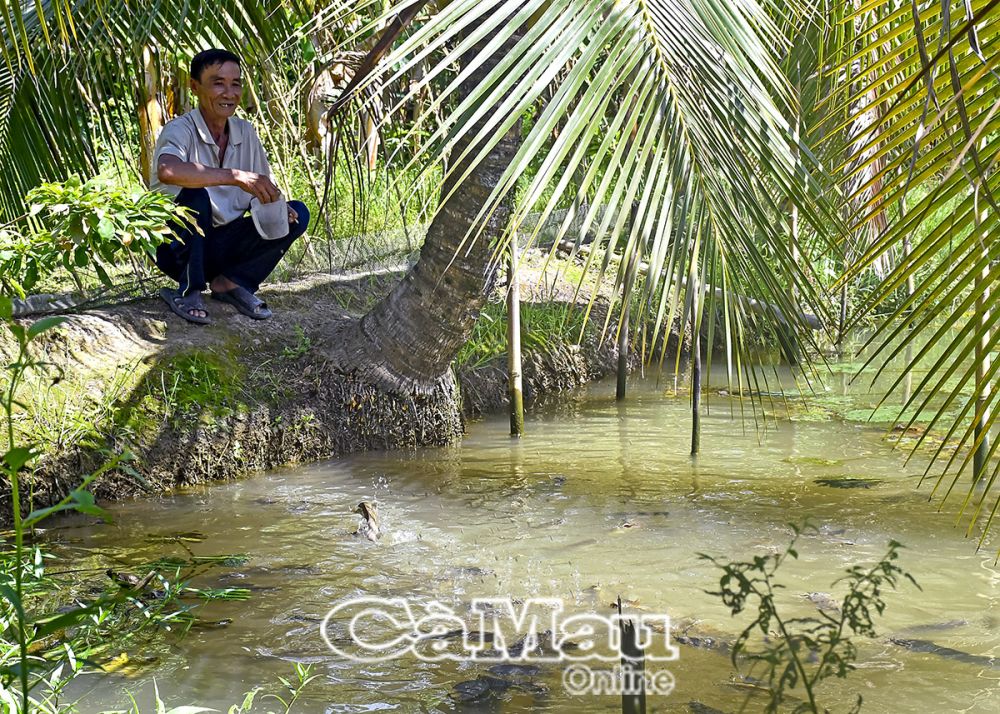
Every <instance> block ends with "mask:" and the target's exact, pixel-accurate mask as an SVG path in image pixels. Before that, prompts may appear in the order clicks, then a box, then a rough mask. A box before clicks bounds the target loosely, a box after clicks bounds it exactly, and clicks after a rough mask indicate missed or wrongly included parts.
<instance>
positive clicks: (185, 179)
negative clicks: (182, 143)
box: [156, 154, 281, 203]
mask: <svg viewBox="0 0 1000 714" xmlns="http://www.w3.org/2000/svg"><path fill="white" fill-rule="evenodd" d="M156 177H157V178H158V179H160V181H161V182H162V183H165V184H170V185H171V186H180V187H181V188H207V187H209V186H239V187H240V188H241V189H243V190H244V191H246V192H247V193H249V194H250V195H251V196H256V197H257V199H258V200H259V201H260V202H261V203H270V202H271V201H277V200H278V198H279V197H280V196H281V192H280V191H279V190H278V187H277V186H275V185H274V182H273V181H271V179H270V177H269V176H265V175H263V174H255V173H254V172H252V171H243V170H242V169H217V168H215V167H212V166H205V165H204V164H199V163H195V162H193V161H181V160H180V158H179V157H177V156H172V155H171V154H165V155H163V156H161V157H160V160H159V161H158V162H157V164H156Z"/></svg>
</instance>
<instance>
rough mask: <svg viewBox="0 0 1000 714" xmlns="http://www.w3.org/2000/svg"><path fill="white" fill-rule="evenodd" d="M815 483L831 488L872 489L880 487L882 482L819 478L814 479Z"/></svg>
mask: <svg viewBox="0 0 1000 714" xmlns="http://www.w3.org/2000/svg"><path fill="white" fill-rule="evenodd" d="M813 483H815V484H817V485H819V486H828V487H830V488H871V487H872V486H878V485H879V484H880V483H882V481H880V480H879V479H865V478H818V479H814V480H813Z"/></svg>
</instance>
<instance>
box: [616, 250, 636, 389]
mask: <svg viewBox="0 0 1000 714" xmlns="http://www.w3.org/2000/svg"><path fill="white" fill-rule="evenodd" d="M638 256H639V251H638V249H636V250H635V251H633V252H632V255H631V256H630V257H629V261H628V267H627V268H626V269H625V284H624V285H623V286H622V324H621V328H620V329H619V331H618V385H617V389H616V390H615V399H616V400H617V401H619V402H621V401H624V399H625V384H626V379H627V378H628V351H629V342H628V338H629V334H628V333H629V321H630V319H631V315H632V294H631V293H632V285H633V284H634V283H635V269H636V266H637V264H638V262H639V259H638Z"/></svg>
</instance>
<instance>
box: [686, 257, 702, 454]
mask: <svg viewBox="0 0 1000 714" xmlns="http://www.w3.org/2000/svg"><path fill="white" fill-rule="evenodd" d="M688 284H689V285H690V286H691V456H696V455H697V454H698V451H699V450H700V449H701V416H700V412H701V325H700V324H699V323H700V320H699V319H698V313H699V311H700V309H701V300H700V295H699V294H700V292H701V286H700V284H699V282H698V262H697V261H696V260H695V261H692V263H691V277H690V279H689V280H688Z"/></svg>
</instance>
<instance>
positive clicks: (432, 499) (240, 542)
mask: <svg viewBox="0 0 1000 714" xmlns="http://www.w3.org/2000/svg"><path fill="white" fill-rule="evenodd" d="M826 396H827V397H831V399H830V400H828V401H832V402H836V397H838V396H839V397H841V398H843V399H847V400H848V401H850V400H851V399H855V398H853V397H850V396H845V395H844V394H839V393H836V392H833V393H831V394H828V395H826ZM855 401H857V400H856V399H855ZM710 406H711V410H710V413H709V414H708V415H706V416H704V417H703V419H702V425H703V434H702V439H701V443H702V453H701V455H700V456H699V457H698V458H697V459H696V460H692V459H691V458H690V456H689V455H688V448H689V432H690V421H689V417H690V412H689V405H688V400H687V398H686V397H685V396H683V395H682V396H669V395H665V394H664V391H663V388H662V385H659V386H658V385H657V384H656V382H655V380H653V379H646V380H636V382H635V383H634V384H633V385H631V387H630V394H629V399H628V401H627V402H626V403H624V404H616V403H615V401H614V384H613V383H609V382H605V383H599V384H595V385H592V386H591V387H589V388H587V389H584V390H581V391H579V392H577V393H574V394H572V395H569V396H564V397H562V398H560V399H558V400H550V401H547V402H546V403H545V404H540V405H537V406H536V407H535V408H534V409H532V410H531V411H530V413H529V415H528V424H527V435H526V436H525V437H524V438H523V439H521V440H520V441H512V440H511V439H510V438H509V437H508V436H507V422H506V418H505V417H504V416H503V415H499V416H495V417H490V418H487V419H485V420H482V421H478V422H475V423H472V424H470V426H469V430H468V436H467V438H466V439H465V440H464V441H463V442H462V443H461V444H460V445H458V446H455V447H450V448H443V449H426V450H419V451H413V452H393V453H368V454H360V455H354V456H349V457H345V458H341V459H336V460H333V461H329V462H326V463H320V464H313V465H310V466H307V467H303V468H294V469H287V470H280V471H277V472H273V473H268V474H264V475H260V476H256V477H252V478H248V479H246V480H243V481H240V482H237V483H229V484H223V485H215V486H210V487H199V488H194V489H190V490H186V491H183V492H179V493H175V494H172V495H168V496H164V497H160V498H151V499H147V500H142V501H135V502H129V503H122V504H116V505H114V506H113V507H112V511H113V514H114V522H113V524H111V525H107V526H103V525H91V524H90V523H89V522H87V521H84V520H82V519H80V518H71V519H67V520H66V521H63V522H62V527H61V528H59V529H57V530H56V531H54V532H53V534H52V537H53V546H54V547H56V548H65V549H67V550H68V551H69V552H72V553H74V554H75V556H76V557H78V558H80V559H81V560H80V562H81V563H83V564H87V563H96V566H95V567H107V565H108V564H111V565H113V566H114V567H123V566H128V565H134V564H136V563H140V562H143V561H148V560H150V559H154V558H157V557H160V556H163V555H164V554H173V555H184V554H185V552H184V549H189V550H190V551H191V552H193V553H194V554H197V555H215V554H228V553H245V554H247V555H248V556H249V558H248V560H247V561H246V562H243V563H236V564H235V565H233V566H232V567H219V568H214V569H212V570H210V571H209V572H208V573H206V574H205V575H204V576H203V577H202V578H201V580H200V581H199V584H201V585H206V586H207V585H210V586H214V587H243V588H249V589H250V591H251V596H250V599H249V600H247V601H246V602H213V603H209V604H208V605H205V606H204V607H203V608H202V609H201V615H202V617H204V618H205V619H208V620H215V621H218V620H227V619H228V620H231V621H232V622H231V623H229V624H228V625H226V626H225V627H220V628H216V629H205V630H192V631H191V632H190V633H189V634H188V635H187V636H186V637H184V638H181V639H177V638H172V639H167V640H166V641H164V642H162V644H160V645H158V646H157V647H151V648H149V650H148V651H146V652H141V653H135V654H138V655H141V656H144V657H155V658H156V663H155V665H152V666H150V667H148V668H146V669H143V670H140V671H139V672H138V673H136V674H134V675H133V676H131V677H127V676H125V675H123V674H122V673H115V674H108V675H101V676H100V677H94V678H89V679H87V681H86V685H87V686H86V688H85V689H77V690H75V692H74V693H75V694H84V693H86V699H85V706H84V707H83V711H98V710H100V709H105V708H112V707H122V706H126V705H127V700H126V699H125V696H124V695H123V693H122V690H123V689H124V688H127V689H129V690H131V691H132V692H133V695H134V696H135V697H136V699H137V701H139V702H140V704H143V710H144V711H145V710H148V709H150V707H151V705H150V702H152V699H153V693H152V691H153V690H152V688H153V683H154V681H155V683H156V686H157V687H158V688H159V691H160V693H161V695H162V696H163V697H164V699H166V701H167V703H168V705H180V704H198V705H202V706H208V707H213V708H216V709H220V710H223V711H225V710H226V709H227V708H228V707H229V706H230V705H231V704H234V703H237V702H239V701H240V700H241V699H242V694H243V693H244V692H246V691H248V690H250V689H252V688H253V687H254V686H255V685H258V684H263V685H267V684H270V683H273V682H275V681H276V680H277V677H278V676H289V674H290V673H291V672H292V668H293V663H296V662H299V663H308V664H311V665H312V667H313V670H312V671H313V673H315V674H318V677H317V679H316V680H314V681H313V682H312V683H311V684H310V685H309V686H308V687H307V689H306V690H305V692H304V694H303V698H302V700H300V702H299V704H298V705H297V708H296V710H297V711H307V712H360V711H375V710H379V711H381V710H391V711H405V712H409V711H453V710H459V711H503V712H527V711H551V712H563V711H567V712H570V711H572V712H611V711H620V700H619V698H618V697H616V696H596V695H578V696H571V695H570V694H569V693H567V692H566V691H565V689H564V687H563V684H562V678H561V677H562V672H563V665H561V664H544V663H543V664H539V665H537V671H535V670H534V669H531V670H528V669H522V670H520V671H518V672H514V673H512V672H511V671H510V670H494V675H496V673H497V672H499V674H498V675H496V676H495V680H494V690H493V691H491V692H490V693H488V694H487V695H486V696H485V697H483V698H482V699H481V700H480V701H477V702H473V703H471V704H470V703H464V702H461V701H459V700H460V699H461V698H462V697H463V696H466V695H468V694H469V693H470V692H471V690H472V689H473V688H474V686H473V685H468V684H466V685H462V686H459V687H458V689H457V690H456V685H459V684H460V683H462V682H469V681H470V680H476V679H477V678H479V677H481V676H491V674H490V667H491V666H493V663H487V662H479V663H475V662H453V661H445V662H424V661H421V660H419V659H417V658H416V657H414V656H412V655H408V656H405V657H401V658H398V659H393V660H390V661H386V662H379V663H367V664H366V663H356V662H352V661H348V660H346V659H345V658H344V657H342V656H338V655H337V654H335V653H334V652H332V651H331V650H330V649H329V648H328V647H327V645H326V644H325V642H324V639H323V638H322V635H321V624H322V621H323V619H324V617H325V616H326V614H327V612H328V611H329V610H330V609H331V608H332V607H334V606H335V605H337V604H338V603H341V602H343V601H344V600H346V599H349V598H357V597H363V596H379V597H403V598H408V599H409V600H410V601H411V602H412V603H414V604H415V605H416V604H426V603H429V602H431V601H437V602H440V603H443V604H444V605H447V606H449V607H451V608H453V609H454V611H455V612H456V613H459V614H460V615H462V616H469V614H470V612H469V607H470V603H471V602H472V600H473V599H474V598H495V597H512V598H518V599H521V600H524V599H527V598H540V597H546V598H557V599H559V600H560V601H561V602H562V603H563V606H564V608H565V612H566V613H568V614H574V613H598V614H601V615H605V616H610V615H612V614H614V611H613V610H612V608H611V603H612V601H613V600H614V599H615V598H616V597H618V596H619V595H620V596H621V597H622V599H623V600H625V601H626V614H641V613H643V612H648V613H664V614H668V615H670V616H671V618H672V619H673V622H674V627H673V631H674V634H675V635H677V634H681V632H682V631H685V632H687V633H688V634H689V635H690V634H692V633H694V635H696V636H695V637H689V638H688V643H687V644H679V645H678V648H679V658H678V659H677V660H676V661H672V662H656V663H650V664H649V667H650V668H651V669H667V670H669V672H670V673H671V674H672V675H673V679H674V681H675V682H676V688H675V690H674V691H673V693H672V694H670V695H669V696H660V697H651V698H650V699H649V711H713V709H710V708H701V709H699V708H698V705H702V706H703V707H711V708H714V709H715V710H721V711H725V712H731V711H737V710H739V708H740V707H741V706H742V705H743V704H744V702H745V700H746V698H747V696H748V695H749V694H752V691H753V690H752V686H753V680H742V679H738V678H736V677H735V675H734V671H733V669H732V667H731V664H730V662H729V658H728V655H727V654H726V653H725V652H724V651H722V650H720V649H719V648H718V647H714V648H713V647H706V646H704V645H705V639H706V637H708V636H712V637H715V638H716V640H714V641H718V640H722V641H725V640H727V639H728V640H731V639H733V638H734V637H735V636H736V634H737V633H738V632H739V631H740V630H741V629H742V628H743V627H744V626H745V625H746V624H748V623H749V617H748V616H747V615H746V614H744V615H743V616H741V617H738V618H732V617H730V616H729V614H728V611H727V610H726V609H725V608H724V607H723V605H722V604H721V602H720V601H719V599H718V598H717V597H716V596H712V595H709V594H707V593H706V590H711V589H713V588H714V587H716V586H717V585H718V578H719V571H718V570H717V569H716V568H714V567H713V566H712V565H711V564H710V563H708V562H706V561H704V560H701V559H699V558H698V555H697V554H698V553H708V554H711V555H716V556H721V557H724V558H730V559H746V558H749V557H750V556H752V555H754V554H764V553H769V552H776V550H777V549H780V548H783V547H784V546H785V545H786V544H787V542H788V540H789V537H790V535H791V530H790V528H789V527H788V525H787V524H788V523H789V522H802V521H803V519H805V518H807V517H808V518H809V519H811V521H812V522H813V523H814V524H815V525H816V526H817V528H818V530H817V532H815V533H812V534H809V535H806V536H805V537H803V539H802V540H801V542H800V544H799V546H798V551H799V554H800V557H799V559H798V560H789V561H787V562H786V564H785V565H783V566H782V568H781V570H780V571H779V578H778V579H779V581H780V582H782V583H783V584H784V585H785V586H786V587H785V590H784V591H783V593H782V594H781V596H780V600H779V608H780V609H781V610H782V611H784V612H786V613H787V614H790V615H798V616H809V615H813V616H815V615H816V614H817V604H821V605H822V604H823V603H824V598H825V597H826V594H828V593H829V594H832V595H833V596H835V597H837V598H839V597H842V595H843V586H842V585H836V586H835V585H833V582H834V581H835V580H837V579H838V578H839V577H840V576H842V575H843V572H844V570H845V569H846V568H848V567H849V566H851V565H854V564H863V565H864V564H872V563H874V562H876V561H877V560H878V558H879V557H881V555H882V554H883V553H884V552H885V550H886V546H887V543H888V541H889V540H890V539H895V540H898V541H900V542H901V543H903V544H904V545H905V546H906V548H905V550H903V551H902V557H901V562H902V565H903V566H904V567H905V568H906V569H907V570H909V571H910V572H912V573H913V575H914V576H915V577H916V579H917V581H918V582H919V584H920V586H921V588H922V590H917V589H916V588H915V587H914V586H912V585H910V584H908V583H907V584H905V585H903V586H902V587H901V588H900V590H899V591H896V592H889V593H888V594H887V596H886V597H887V602H888V607H887V610H886V613H885V616H884V617H883V618H881V619H879V620H878V621H877V623H876V624H877V629H878V632H879V635H880V636H879V637H878V638H876V639H858V640H857V645H858V648H859V663H858V670H857V671H856V672H853V673H852V674H850V676H849V677H848V678H847V679H846V680H836V681H835V682H833V683H831V684H825V685H823V687H822V688H821V690H820V701H821V702H823V703H824V704H826V705H827V706H829V707H831V708H832V709H835V710H838V711H845V710H846V709H848V708H849V706H850V704H851V703H853V701H854V699H855V698H856V695H857V694H862V695H863V696H864V701H865V705H864V709H863V711H870V712H888V711H892V712H928V711H935V712H947V711H963V712H995V711H998V710H1000V686H998V680H1000V569H998V567H997V566H995V565H994V557H995V548H996V543H995V541H994V542H992V543H988V544H987V546H986V547H985V548H984V549H983V550H981V551H979V552H977V551H976V548H975V545H976V542H975V540H970V539H964V538H963V535H964V529H963V528H961V527H956V526H955V518H954V509H953V508H952V507H951V506H950V505H949V506H948V507H947V508H946V509H945V511H944V512H942V513H939V512H937V503H936V502H935V503H928V496H929V494H930V487H929V485H928V484H927V483H925V484H924V485H923V486H921V487H920V488H919V489H918V488H917V484H918V481H919V479H920V476H921V473H922V471H923V469H924V467H925V465H926V463H925V462H924V461H922V460H921V458H920V457H915V458H914V459H912V460H911V461H910V462H909V464H905V463H904V462H905V458H904V456H905V454H904V453H903V452H901V451H893V450H892V449H891V445H890V444H888V443H886V441H885V440H884V439H883V437H884V435H885V429H884V428H880V427H877V426H873V425H871V424H865V423H859V422H849V421H845V420H842V419H839V418H829V415H828V414H826V415H824V413H823V412H822V410H820V411H817V408H816V407H811V408H809V409H799V410H795V409H792V412H794V413H798V414H799V415H800V416H802V418H801V419H796V420H788V419H780V420H778V422H777V423H774V422H770V423H768V428H767V430H766V431H765V432H763V433H761V432H758V431H757V430H756V429H755V427H754V424H753V422H752V421H751V422H748V423H747V424H746V425H745V426H744V424H743V422H741V421H740V420H739V418H738V406H736V404H735V401H734V400H732V399H731V398H729V397H726V396H725V395H718V394H713V395H712V397H711V400H710ZM849 406H851V405H849ZM855 406H856V405H855ZM733 409H735V410H736V412H737V418H736V419H733V418H731V415H730V414H731V411H732V410H733ZM779 411H782V412H783V410H782V409H779ZM783 413H784V412H783ZM794 413H793V414H792V416H794V415H795V414H794ZM785 416H787V414H785ZM844 486H850V487H849V488H844ZM362 500H375V501H377V503H378V507H379V517H380V520H381V524H382V530H383V531H384V533H383V535H382V537H381V539H380V540H379V541H378V542H370V541H369V540H367V539H365V538H359V537H356V536H354V535H352V532H353V531H354V530H355V529H356V528H357V527H358V522H359V520H360V519H359V516H358V515H355V514H353V513H352V511H353V509H354V508H355V507H356V506H357V504H358V503H359V502H360V501H362ZM192 532H193V533H196V534H197V535H189V536H188V537H187V538H186V539H184V540H183V541H182V543H183V545H181V544H180V543H175V544H173V545H171V544H170V543H169V542H167V543H165V542H164V541H163V537H170V536H173V535H174V534H179V533H192ZM172 549H173V550H172ZM809 594H812V596H811V597H807V596H808V595H809ZM470 622H471V620H470ZM334 629H336V628H335V627H334ZM341 634H342V633H341ZM692 643H693V644H700V645H702V646H693V644H692ZM935 648H944V649H935ZM993 658H996V659H993ZM608 666H610V665H608ZM751 674H752V673H751ZM529 675H530V676H529ZM496 681H500V682H501V684H496ZM764 701H765V700H764V699H763V698H756V699H754V700H753V701H751V703H750V704H749V706H748V708H747V711H758V710H760V709H762V707H763V704H764ZM692 703H697V704H692Z"/></svg>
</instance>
